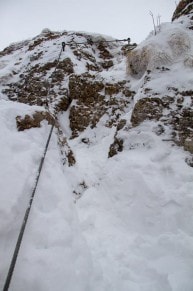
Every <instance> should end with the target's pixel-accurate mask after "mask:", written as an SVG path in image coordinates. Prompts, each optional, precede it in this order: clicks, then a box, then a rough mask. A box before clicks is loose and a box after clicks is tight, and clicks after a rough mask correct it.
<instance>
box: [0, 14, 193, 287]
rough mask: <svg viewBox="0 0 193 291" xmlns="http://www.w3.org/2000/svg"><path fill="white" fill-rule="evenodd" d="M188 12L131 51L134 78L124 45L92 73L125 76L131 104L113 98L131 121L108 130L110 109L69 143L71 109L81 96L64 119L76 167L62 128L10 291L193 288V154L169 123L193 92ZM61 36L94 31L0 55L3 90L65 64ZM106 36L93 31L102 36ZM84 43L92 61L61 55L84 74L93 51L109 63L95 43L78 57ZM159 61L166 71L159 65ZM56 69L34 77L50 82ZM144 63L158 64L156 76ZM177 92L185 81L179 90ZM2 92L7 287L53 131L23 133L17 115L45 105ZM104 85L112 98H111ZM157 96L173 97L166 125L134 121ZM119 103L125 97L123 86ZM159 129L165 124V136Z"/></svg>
mask: <svg viewBox="0 0 193 291" xmlns="http://www.w3.org/2000/svg"><path fill="white" fill-rule="evenodd" d="M182 19H184V20H183V23H182V22H181V21H176V22H174V23H172V24H170V23H168V24H163V25H162V26H161V31H160V32H159V33H158V34H157V35H156V36H153V35H150V36H149V37H148V38H147V39H146V40H145V41H144V42H143V43H141V44H140V45H139V46H138V47H137V48H136V50H134V51H132V52H131V55H130V59H128V63H127V67H128V66H129V64H131V63H132V64H133V65H135V66H136V67H135V68H136V70H135V72H137V74H133V71H132V70H131V71H129V75H127V74H126V58H125V56H123V55H122V54H121V53H120V50H121V44H120V43H116V44H110V45H109V46H108V50H109V51H110V52H111V54H112V60H113V66H111V67H110V68H108V69H103V70H101V69H100V70H99V71H96V72H89V73H90V74H91V75H93V76H94V78H95V80H97V81H98V82H103V84H105V86H106V84H107V83H108V84H109V83H110V84H114V83H117V82H120V81H123V80H126V84H125V86H127V88H129V89H130V90H133V91H135V92H136V94H135V96H134V99H132V100H130V101H129V102H127V103H125V108H124V109H123V110H121V109H120V108H118V105H116V106H117V108H116V110H117V111H115V112H116V114H117V113H119V116H118V121H120V120H122V119H124V120H126V124H125V126H124V127H123V128H121V129H120V130H118V127H117V126H118V122H117V121H116V122H115V123H112V126H107V122H109V121H111V119H112V115H113V110H111V109H112V108H111V107H108V108H107V111H105V112H104V114H103V115H102V116H101V117H100V119H99V121H98V122H97V124H96V126H86V128H85V129H84V130H82V131H80V132H78V135H77V136H76V137H75V138H72V128H70V117H69V116H70V110H71V109H72V107H73V106H74V105H76V106H77V107H78V106H80V105H79V104H78V105H77V103H80V100H78V101H77V100H73V101H72V103H71V104H70V106H69V107H68V109H67V110H66V111H65V112H60V113H59V114H58V121H59V124H60V127H61V129H62V132H63V134H64V135H65V137H66V139H67V141H68V145H69V147H70V148H71V149H72V152H73V154H74V156H75V159H76V163H75V165H74V166H72V167H69V166H68V164H67V163H66V164H64V165H62V163H61V158H60V148H59V146H58V141H57V138H58V137H57V130H56V129H55V130H54V133H53V135H52V138H51V143H50V145H49V149H48V153H47V156H46V161H45V165H44V167H43V173H42V175H41V178H40V182H39V185H38V189H37V193H36V196H35V201H34V204H33V207H32V211H31V214H30V218H29V222H28V225H27V229H26V232H25V235H24V239H23V242H22V246H21V250H20V253H19V258H18V261H17V264H16V268H15V271H14V275H13V279H12V282H11V286H10V290H14V291H22V290H28V291H31V290H37V291H45V290H46V291H49V290H50V291H51V290H56V291H61V290H65V291H87V290H88V291H91V290H92V291H95V290H96V291H110V290H111V291H117V290H120V291H128V290H131V291H163V290H164V291H182V290H183V291H192V290H193V279H192V278H193V255H192V254H193V216H192V213H193V190H192V189H193V168H192V167H190V166H189V165H188V164H187V163H186V162H185V161H186V160H187V159H190V158H191V155H190V153H189V152H187V151H184V149H183V147H178V146H177V145H176V143H175V142H174V141H171V133H172V130H173V129H172V125H171V124H169V123H167V122H166V123H164V120H166V119H167V120H170V119H169V118H170V115H171V112H174V111H175V110H177V109H176V108H177V99H178V98H180V92H182V91H185V90H189V91H190V90H191V89H192V85H193V81H192V66H193V62H191V60H192V56H193V37H192V31H191V30H188V29H187V23H189V22H188V21H187V18H181V20H182ZM179 36H180V37H179ZM64 37H65V41H68V39H69V41H70V40H71V39H72V38H73V39H74V41H83V42H84V41H85V37H88V36H85V35H82V34H80V35H79V34H75V33H66V34H63V35H62V36H61V35H60V34H58V35H57V37H56V38H55V39H54V40H46V41H45V42H43V43H40V44H37V45H36V46H34V47H33V49H32V50H28V48H29V45H31V46H33V45H34V40H33V41H32V40H31V41H30V40H29V41H27V42H25V43H24V44H23V45H21V47H19V46H18V47H17V49H14V50H13V51H12V52H11V53H10V54H7V53H6V54H4V55H2V56H1V59H0V66H1V73H2V74H1V79H0V81H1V85H2V90H4V89H5V88H8V84H9V83H10V82H12V83H13V82H15V83H16V82H21V84H22V82H23V79H22V78H23V77H21V74H27V72H28V69H29V68H30V66H31V67H32V68H33V67H34V66H35V65H36V64H38V65H39V64H41V65H42V66H43V65H45V64H47V63H51V62H53V61H54V60H55V59H57V57H58V53H59V49H60V47H61V40H63V38H64ZM98 37H99V36H96V35H94V36H92V38H93V39H94V40H95V39H96V38H98ZM41 38H42V35H40V36H39V37H36V38H35V41H37V43H38V41H39V39H41ZM176 39H177V41H176ZM108 40H110V38H108ZM53 43H55V45H53ZM176 43H177V45H176ZM186 43H187V45H184V44H186ZM41 50H42V51H43V54H42V55H41V57H40V58H39V59H38V60H35V59H34V55H37V54H38V53H39V52H40V51H41ZM81 50H82V51H83V52H84V57H85V58H84V57H82V59H81V60H79V59H78V58H77V57H75V55H74V53H73V49H72V47H67V48H66V51H65V53H64V54H63V55H62V58H64V55H65V57H68V58H70V59H71V61H72V63H73V68H74V71H75V72H74V73H75V74H79V75H81V74H84V73H85V72H86V66H87V63H88V62H89V60H88V56H87V57H86V55H85V53H86V52H87V53H88V54H89V58H90V59H91V56H93V57H95V58H96V63H95V65H98V66H100V63H101V62H102V57H101V56H100V55H99V50H98V48H97V47H94V49H91V48H90V47H87V46H83V48H81V49H80V50H79V53H81ZM144 52H148V53H147V54H144ZM149 52H150V53H149ZM141 55H142V58H141V62H139V63H137V62H136V58H135V56H137V58H138V59H139V56H141ZM144 56H145V57H144ZM142 61H144V63H142ZM162 61H164V69H160V66H162ZM156 62H157V63H156ZM91 64H92V62H91V61H90V65H91ZM158 67H159V68H158ZM166 68H167V69H166ZM53 69H54V68H53V67H52V68H51V70H50V71H45V74H43V75H41V74H40V73H39V75H37V77H39V78H40V77H41V78H42V80H43V81H46V80H47V78H48V77H49V76H50V74H51V72H52V71H53ZM137 70H138V71H137ZM147 70H150V71H151V73H148V75H147ZM14 71H15V73H14ZM70 76H71V75H65V76H64V78H63V79H62V81H61V83H60V85H61V86H59V85H57V84H55V85H54V86H55V87H54V89H55V90H56V91H57V90H58V91H57V92H60V90H61V87H62V88H63V89H62V90H64V89H65V88H68V84H69V79H70ZM147 77H148V78H147ZM93 86H94V85H93ZM108 86H109V85H108ZM171 87H173V88H177V90H178V91H177V92H178V93H177V95H176V90H171ZM26 90H27V89H26ZM5 92H6V91H3V93H1V99H0V111H1V114H0V116H1V123H0V131H1V139H0V148H1V152H0V161H1V166H0V173H1V175H0V179H1V182H0V186H1V192H0V194H1V195H0V199H1V203H0V218H1V223H0V237H1V240H0V261H1V264H0V288H1V289H2V288H3V285H4V282H5V277H6V274H7V270H8V266H9V263H10V259H11V255H12V252H13V248H14V245H15V242H16V239H17V235H18V231H19V228H20V225H21V221H22V218H23V215H24V212H25V208H26V206H27V204H28V199H29V197H30V193H31V190H32V189H33V185H34V181H35V177H36V174H37V169H38V166H39V161H40V159H41V155H42V153H43V150H44V146H45V142H46V137H47V136H48V134H49V129H50V125H48V123H47V121H43V122H42V123H41V127H40V128H31V129H29V130H24V131H22V132H18V131H17V128H16V120H15V118H16V116H18V115H21V116H25V115H26V114H29V115H32V114H33V113H34V112H35V111H42V107H41V106H36V105H32V104H30V105H26V104H23V103H21V101H20V103H19V102H16V101H18V100H17V99H16V98H15V96H17V94H16V93H14V94H15V95H14V94H13V97H12V100H13V101H9V100H8V99H11V98H10V96H9V94H8V93H7V95H6V93H5ZM7 92H8V91H7ZM9 92H10V91H9ZM15 92H17V91H15ZM104 92H105V91H104V90H103V91H102V93H101V94H103V96H104V100H105V101H108V100H111V99H110V97H111V96H110V97H109V96H108V94H106V95H105V93H104ZM11 93H13V92H12V91H11ZM152 96H159V98H160V99H164V98H165V97H166V96H167V97H168V96H169V97H172V98H174V102H173V103H172V104H171V105H170V107H168V108H165V109H164V112H163V115H162V118H160V120H157V121H156V120H155V119H153V118H150V120H145V121H144V122H140V123H139V124H138V125H137V126H133V124H132V114H133V109H134V106H135V105H136V104H137V102H138V101H139V100H140V99H143V98H146V97H147V98H151V97H152ZM8 97H9V98H8ZM60 97H61V95H60V94H59V93H57V94H56V99H54V98H52V99H51V100H50V101H51V104H50V109H51V110H52V112H54V110H55V109H54V108H55V107H54V106H55V104H56V103H57V102H59V98H60ZM116 98H117V100H120V102H121V101H122V100H123V101H124V100H125V96H124V94H122V93H121V92H119V93H117V96H116ZM192 98H193V96H185V98H184V100H183V104H182V106H181V107H182V108H181V109H180V110H182V109H191V106H192ZM42 100H43V99H42ZM26 103H27V104H29V100H26ZM37 103H38V102H37ZM106 104H107V103H106ZM119 104H121V103H119ZM95 107H97V106H95ZM93 108H94V107H93ZM162 119H163V120H162ZM160 125H162V127H163V128H164V130H163V132H162V133H161V134H158V130H157V129H158V127H159V126H160ZM115 136H116V137H117V138H119V139H121V140H123V150H122V152H118V154H117V155H114V156H113V157H111V158H109V157H108V154H109V148H110V146H111V145H112V144H113V142H114V141H115ZM2 262H3V263H2Z"/></svg>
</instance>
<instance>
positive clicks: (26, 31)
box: [0, 0, 179, 50]
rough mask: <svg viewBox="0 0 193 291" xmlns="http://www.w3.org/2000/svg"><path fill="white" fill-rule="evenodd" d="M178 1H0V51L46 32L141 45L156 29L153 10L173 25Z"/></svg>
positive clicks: (162, 19)
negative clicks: (87, 34) (68, 32)
mask: <svg viewBox="0 0 193 291" xmlns="http://www.w3.org/2000/svg"><path fill="white" fill-rule="evenodd" d="M176 2H179V1H175V0H133V1H130V0H0V36H1V40H0V50H2V49H3V48H4V47H6V46H7V45H9V44H10V43H11V42H16V41H20V40H24V39H27V38H31V37H34V36H35V35H37V34H39V33H40V32H41V31H42V29H43V28H49V29H51V30H57V31H62V30H75V31H87V32H97V33H102V34H106V35H110V36H113V37H115V38H119V39H121V38H127V37H130V38H131V40H132V41H133V42H137V43H139V42H140V41H142V40H143V39H145V38H146V36H147V35H148V34H149V32H150V31H151V30H152V29H153V25H152V19H151V16H150V15H149V10H151V11H152V12H153V14H154V17H155V19H156V18H157V15H158V14H159V15H161V22H169V21H170V20H171V17H172V14H173V12H174V10H175V7H176Z"/></svg>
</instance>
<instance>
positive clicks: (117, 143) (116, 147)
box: [108, 137, 123, 158]
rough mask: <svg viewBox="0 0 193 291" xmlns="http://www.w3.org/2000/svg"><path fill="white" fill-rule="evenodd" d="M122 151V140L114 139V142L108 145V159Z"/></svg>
mask: <svg viewBox="0 0 193 291" xmlns="http://www.w3.org/2000/svg"><path fill="white" fill-rule="evenodd" d="M122 151H123V140H122V139H120V138H117V137H115V138H114V142H113V143H112V144H111V145H110V148H109V154H108V157H109V158H111V157H113V156H115V155H117V153H118V152H122Z"/></svg>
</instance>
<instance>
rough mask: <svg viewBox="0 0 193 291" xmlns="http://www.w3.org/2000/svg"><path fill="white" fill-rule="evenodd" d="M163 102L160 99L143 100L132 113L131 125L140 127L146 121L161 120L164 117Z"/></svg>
mask: <svg viewBox="0 0 193 291" xmlns="http://www.w3.org/2000/svg"><path fill="white" fill-rule="evenodd" d="M162 111H163V102H162V100H161V99H160V98H156V97H152V98H143V99H140V100H139V101H138V102H137V103H136V104H135V107H134V109H133V112H132V116H131V123H132V125H133V126H137V125H139V124H140V123H141V122H143V121H145V120H152V119H154V120H159V119H160V118H161V117H162Z"/></svg>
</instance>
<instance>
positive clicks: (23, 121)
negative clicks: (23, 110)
mask: <svg viewBox="0 0 193 291" xmlns="http://www.w3.org/2000/svg"><path fill="white" fill-rule="evenodd" d="M43 120H47V122H48V124H54V118H53V117H52V116H51V115H50V114H49V113H48V112H46V111H39V112H35V113H34V114H33V115H32V116H29V115H25V116H24V117H21V116H17V117H16V124H17V128H18V131H23V130H25V129H30V128H33V127H40V125H41V122H42V121H43Z"/></svg>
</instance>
